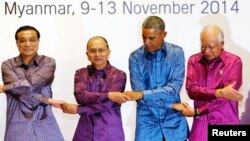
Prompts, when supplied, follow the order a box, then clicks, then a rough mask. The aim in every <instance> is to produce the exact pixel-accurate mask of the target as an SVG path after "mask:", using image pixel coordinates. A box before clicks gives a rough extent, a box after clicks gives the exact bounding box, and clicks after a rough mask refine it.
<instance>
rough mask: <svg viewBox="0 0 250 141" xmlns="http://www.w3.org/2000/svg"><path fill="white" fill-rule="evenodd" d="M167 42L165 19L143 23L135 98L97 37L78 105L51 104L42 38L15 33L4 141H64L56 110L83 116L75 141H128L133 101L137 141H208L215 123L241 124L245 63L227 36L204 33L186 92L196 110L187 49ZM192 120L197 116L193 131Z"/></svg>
mask: <svg viewBox="0 0 250 141" xmlns="http://www.w3.org/2000/svg"><path fill="white" fill-rule="evenodd" d="M166 35H167V32H166V30H165V23H164V21H163V20H162V19H161V18H160V17H158V16H149V17H147V18H146V19H145V21H144V22H143V24H142V38H143V43H144V44H143V45H142V46H141V47H140V48H138V49H136V50H135V51H133V52H132V53H131V54H130V56H129V71H130V80H131V87H132V91H125V85H126V73H125V72H123V71H122V70H119V69H118V68H116V67H114V66H112V65H111V64H110V62H109V61H108V58H109V55H110V48H109V45H108V42H107V40H106V39H105V38H104V37H101V36H94V37H92V38H90V39H89V41H88V43H87V47H86V50H87V51H86V55H87V57H88V60H89V61H90V62H91V64H90V65H88V66H87V67H85V68H80V69H78V70H76V72H75V77H74V96H75V99H76V101H77V103H78V104H71V103H68V102H66V101H64V100H58V99H53V98H52V90H51V84H52V82H53V78H54V72H55V68H56V64H55V60H54V59H52V58H50V57H48V56H45V55H39V54H38V46H39V41H40V33H39V31H38V30H37V29H36V28H34V27H32V26H23V27H20V28H19V29H18V30H17V31H16V34H15V39H16V44H17V47H18V50H19V52H20V54H19V56H17V57H14V58H11V59H8V60H7V61H4V62H3V63H2V78H3V82H4V84H3V85H0V92H1V93H5V94H6V97H7V118H6V119H7V122H6V131H5V139H4V140H5V141H17V140H18V141H63V140H64V138H63V135H62V133H61V131H60V129H59V127H58V124H57V122H56V120H55V117H54V115H53V113H52V110H51V106H50V105H52V106H53V107H56V108H61V109H62V110H63V112H65V113H70V114H79V115H80V119H79V122H78V125H77V127H76V131H75V134H74V137H73V141H125V137H124V131H123V128H122V118H121V112H120V106H121V104H122V103H125V102H126V101H137V112H136V131H135V132H136V133H135V141H185V140H187V139H189V141H198V140H199V141H206V140H207V136H208V135H207V134H208V131H207V127H208V125H209V124H239V116H238V101H241V100H242V98H243V96H242V94H241V93H240V92H239V91H238V90H239V88H240V86H241V84H242V62H241V59H240V58H239V57H238V56H236V55H234V54H231V53H229V52H227V51H225V50H224V35H223V32H222V30H221V29H220V28H219V27H218V26H214V25H208V26H206V27H204V28H203V30H202V32H201V34H200V41H201V52H199V53H197V54H194V55H192V56H191V57H190V58H189V60H188V65H187V77H186V90H187V93H188V95H189V97H190V98H191V99H193V100H194V106H192V107H191V106H190V105H188V104H187V103H185V102H184V103H182V102H181V98H180V90H181V87H182V85H183V80H184V76H185V57H184V52H183V49H182V48H181V47H180V46H178V45H175V44H171V43H168V42H166V41H164V38H165V37H166ZM193 107H194V108H193ZM225 109H226V110H225ZM185 116H188V117H194V120H193V125H192V129H191V132H190V131H189V127H188V123H187V121H186V118H185Z"/></svg>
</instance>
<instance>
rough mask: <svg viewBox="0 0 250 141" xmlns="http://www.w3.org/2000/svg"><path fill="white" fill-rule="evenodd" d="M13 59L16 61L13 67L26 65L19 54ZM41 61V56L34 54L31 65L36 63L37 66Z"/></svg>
mask: <svg viewBox="0 0 250 141" xmlns="http://www.w3.org/2000/svg"><path fill="white" fill-rule="evenodd" d="M15 61H16V66H15V67H20V66H23V65H26V66H27V64H25V63H24V62H23V59H22V57H21V55H19V56H17V57H16V58H15ZM41 61H42V58H41V57H40V56H39V55H36V56H35V57H34V59H33V62H32V64H31V65H36V66H39V64H40V63H41Z"/></svg>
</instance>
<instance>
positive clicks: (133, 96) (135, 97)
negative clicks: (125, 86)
mask: <svg viewBox="0 0 250 141" xmlns="http://www.w3.org/2000/svg"><path fill="white" fill-rule="evenodd" d="M124 93H125V95H127V96H128V97H129V98H130V100H132V101H136V100H139V99H142V98H143V93H142V92H132V91H126V92H124Z"/></svg>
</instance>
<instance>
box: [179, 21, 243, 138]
mask: <svg viewBox="0 0 250 141" xmlns="http://www.w3.org/2000/svg"><path fill="white" fill-rule="evenodd" d="M200 40H201V52H199V53H197V54H194V55H192V56H191V57H190V58H189V60H188V65H187V79H186V90H187V93H188V95H189V97H190V98H191V99H193V100H194V109H193V108H192V107H190V106H189V105H188V104H187V103H182V106H183V107H181V106H180V107H179V108H180V109H179V110H180V111H182V113H183V114H184V115H186V116H194V119H193V125H192V129H191V133H190V137H189V141H207V140H208V125H220V124H226V125H228V124H230V125H231V124H232V125H233V124H239V123H240V121H239V112H238V101H241V100H242V99H243V96H242V94H240V92H239V91H238V90H239V88H240V86H241V85H242V61H241V59H240V57H238V56H236V55H234V54H232V53H229V52H227V51H225V50H224V35H223V31H222V30H221V29H220V28H219V27H218V26H213V25H209V26H206V27H204V28H203V30H202V32H201V34H200ZM176 109H177V110H178V107H177V108H176Z"/></svg>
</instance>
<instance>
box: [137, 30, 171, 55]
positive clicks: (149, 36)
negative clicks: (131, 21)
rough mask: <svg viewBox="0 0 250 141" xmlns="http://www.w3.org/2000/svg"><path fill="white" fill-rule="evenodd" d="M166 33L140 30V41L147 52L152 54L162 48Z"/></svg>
mask: <svg viewBox="0 0 250 141" xmlns="http://www.w3.org/2000/svg"><path fill="white" fill-rule="evenodd" d="M166 35H167V33H166V32H163V31H158V30H156V29H153V28H151V29H146V28H143V29H142V39H143V43H144V45H145V48H146V50H147V51H148V52H154V51H156V50H158V49H160V48H161V47H162V43H163V40H164V38H165V37H166Z"/></svg>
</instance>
